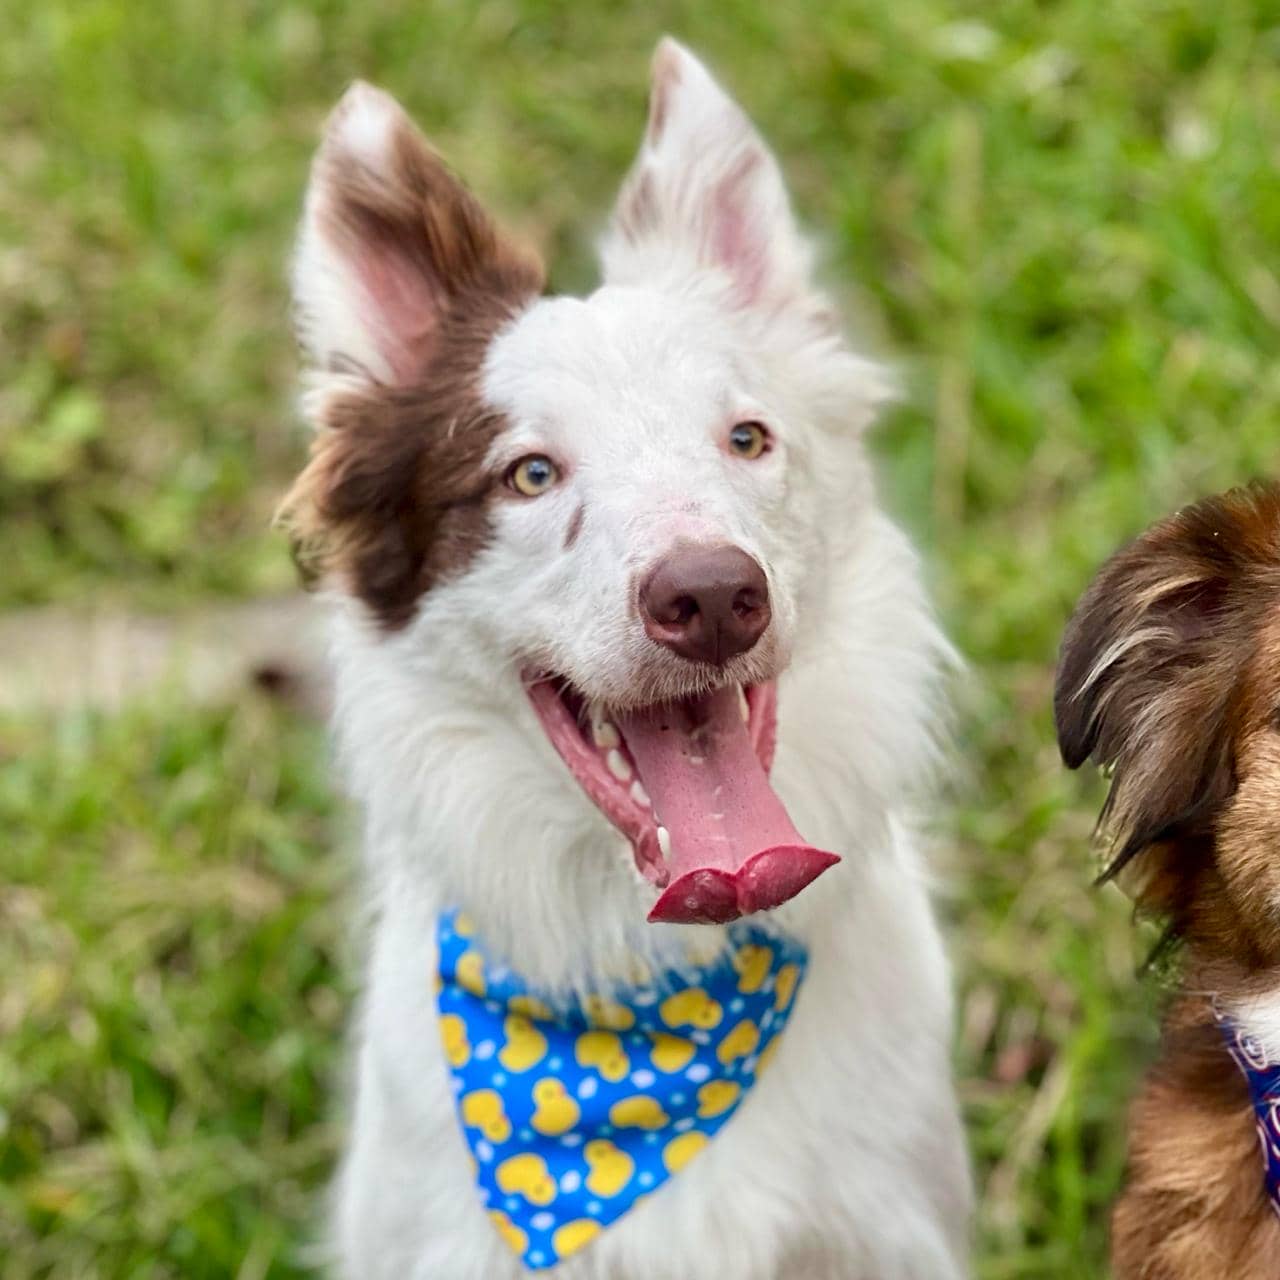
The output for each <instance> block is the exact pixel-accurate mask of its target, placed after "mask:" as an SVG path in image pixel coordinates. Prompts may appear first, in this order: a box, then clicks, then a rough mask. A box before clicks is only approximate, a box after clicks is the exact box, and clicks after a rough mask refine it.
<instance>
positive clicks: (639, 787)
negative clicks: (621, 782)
mask: <svg viewBox="0 0 1280 1280" xmlns="http://www.w3.org/2000/svg"><path fill="white" fill-rule="evenodd" d="M631 798H632V799H633V800H634V801H635V802H636V804H638V805H639V806H640V807H641V808H642V809H647V808H648V807H649V793H648V792H647V791H646V790H645V789H644V784H643V783H641V781H640V779H639V778H637V779H636V780H635V781H634V782H633V783H632V784H631Z"/></svg>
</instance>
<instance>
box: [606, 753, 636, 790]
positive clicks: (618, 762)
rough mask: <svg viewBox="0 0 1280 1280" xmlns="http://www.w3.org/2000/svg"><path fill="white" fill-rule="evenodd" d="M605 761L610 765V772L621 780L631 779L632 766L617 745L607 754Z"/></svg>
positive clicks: (628, 780) (627, 780)
mask: <svg viewBox="0 0 1280 1280" xmlns="http://www.w3.org/2000/svg"><path fill="white" fill-rule="evenodd" d="M604 762H605V764H607V765H608V766H609V772H610V773H611V774H613V776H614V777H615V778H617V780H618V781H619V782H630V781H631V766H630V765H629V764H628V763H627V760H626V757H625V756H624V755H623V754H622V752H621V751H619V750H618V749H617V748H616V747H615V748H614V749H613V750H612V751H610V752H609V754H608V755H607V756H605V758H604Z"/></svg>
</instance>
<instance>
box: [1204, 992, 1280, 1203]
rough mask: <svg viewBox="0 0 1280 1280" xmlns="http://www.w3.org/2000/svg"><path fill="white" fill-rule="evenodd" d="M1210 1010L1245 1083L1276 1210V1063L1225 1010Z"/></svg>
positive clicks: (1279, 1128) (1279, 1197)
mask: <svg viewBox="0 0 1280 1280" xmlns="http://www.w3.org/2000/svg"><path fill="white" fill-rule="evenodd" d="M1214 1013H1215V1016H1216V1017H1217V1019H1218V1026H1219V1028H1220V1029H1221V1031H1222V1035H1223V1038H1224V1039H1225V1040H1226V1042H1227V1052H1228V1053H1230V1054H1231V1056H1232V1058H1234V1059H1235V1063H1236V1066H1237V1067H1239V1068H1240V1070H1241V1072H1243V1074H1244V1078H1245V1080H1247V1081H1248V1083H1249V1097H1250V1099H1251V1100H1252V1102H1253V1117H1254V1122H1255V1124H1256V1126H1257V1130H1258V1143H1259V1146H1260V1147H1261V1148H1262V1163H1263V1171H1264V1174H1263V1176H1264V1177H1265V1178H1266V1183H1267V1194H1268V1195H1269V1196H1270V1197H1271V1207H1272V1208H1273V1209H1274V1210H1275V1211H1276V1212H1277V1213H1278V1214H1280V1063H1275V1062H1270V1061H1268V1059H1267V1055H1266V1052H1265V1051H1264V1049H1263V1048H1262V1046H1261V1045H1260V1044H1259V1043H1258V1042H1257V1041H1256V1040H1255V1039H1254V1038H1253V1037H1252V1036H1251V1035H1249V1034H1248V1033H1247V1032H1245V1031H1242V1030H1241V1029H1240V1028H1239V1027H1237V1026H1236V1024H1235V1023H1234V1022H1232V1020H1231V1019H1230V1018H1228V1017H1227V1016H1226V1015H1225V1014H1223V1013H1220V1012H1218V1011H1217V1010H1216V1009H1215V1011H1214Z"/></svg>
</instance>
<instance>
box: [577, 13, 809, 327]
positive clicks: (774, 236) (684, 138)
mask: <svg viewBox="0 0 1280 1280" xmlns="http://www.w3.org/2000/svg"><path fill="white" fill-rule="evenodd" d="M602 258H603V262H604V275H605V279H606V281H607V282H609V283H611V284H636V283H641V282H644V283H650V282H652V281H653V280H655V279H658V280H662V279H667V280H670V279H672V278H673V276H679V275H681V274H686V275H687V274H689V273H692V272H709V271H710V272H718V273H720V275H721V276H722V278H724V279H725V280H726V281H727V282H728V284H729V286H730V289H731V298H732V300H733V302H734V303H735V304H737V305H739V306H743V307H756V306H758V307H770V308H772V307H776V306H778V305H784V304H786V303H787V302H790V301H793V300H795V299H797V298H799V297H800V296H802V295H803V294H804V293H805V291H806V290H807V288H808V285H809V252H808V247H807V246H806V244H805V242H804V240H803V238H802V237H801V235H800V233H799V231H798V230H797V228H796V225H795V221H794V218H793V217H792V213H791V207H790V203H789V201H788V199H787V192H786V187H785V186H784V184H783V180H782V174H781V172H780V170H779V168H778V164H777V161H776V160H775V159H774V158H773V156H772V154H771V153H770V152H769V149H768V147H766V146H765V144H764V142H763V141H762V140H761V138H760V136H759V134H757V133H756V131H755V129H753V128H752V126H751V122H750V121H749V120H748V119H747V117H746V115H745V114H744V113H743V111H742V109H741V108H740V107H739V106H738V105H737V103H735V102H734V101H733V99H732V98H730V97H729V96H728V94H726V93H725V91H724V90H723V89H721V87H720V86H719V85H718V84H717V83H716V82H715V80H714V79H713V78H712V76H711V74H710V72H708V71H707V69H706V67H704V66H703V65H702V63H700V62H699V61H698V59H697V58H695V57H694V56H693V54H691V53H690V52H689V51H688V50H687V49H685V48H684V47H683V46H682V45H680V44H678V43H677V42H676V41H675V40H672V39H670V38H667V39H664V40H663V41H662V42H661V44H659V45H658V49H657V52H656V53H655V54H654V59H653V82H652V88H651V91H650V96H649V123H648V128H647V129H646V131H645V136H644V141H643V143H642V144H641V148H640V154H639V156H638V157H637V159H636V162H635V165H634V167H633V168H632V170H631V173H630V174H629V175H628V177H627V179H626V182H625V183H624V185H623V188H622V192H621V194H620V196H619V198H618V204H617V207H616V209H615V211H614V215H613V221H612V223H611V225H610V228H609V231H608V234H607V236H606V237H605V241H604V244H603V246H602Z"/></svg>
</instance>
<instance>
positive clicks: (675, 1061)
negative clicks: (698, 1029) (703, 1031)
mask: <svg viewBox="0 0 1280 1280" xmlns="http://www.w3.org/2000/svg"><path fill="white" fill-rule="evenodd" d="M650 1040H651V1041H652V1043H651V1044H650V1046H649V1057H650V1059H651V1060H652V1062H653V1065H654V1066H655V1067H657V1069H658V1070H659V1071H665V1072H666V1073H667V1074H668V1075H672V1074H674V1073H675V1072H677V1071H683V1070H684V1069H685V1067H687V1066H688V1065H689V1063H690V1062H691V1061H692V1060H693V1055H694V1053H696V1052H697V1048H696V1046H695V1045H694V1043H693V1041H692V1040H686V1039H685V1038H684V1037H683V1036H670V1035H668V1034H667V1033H666V1032H665V1031H653V1032H650Z"/></svg>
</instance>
